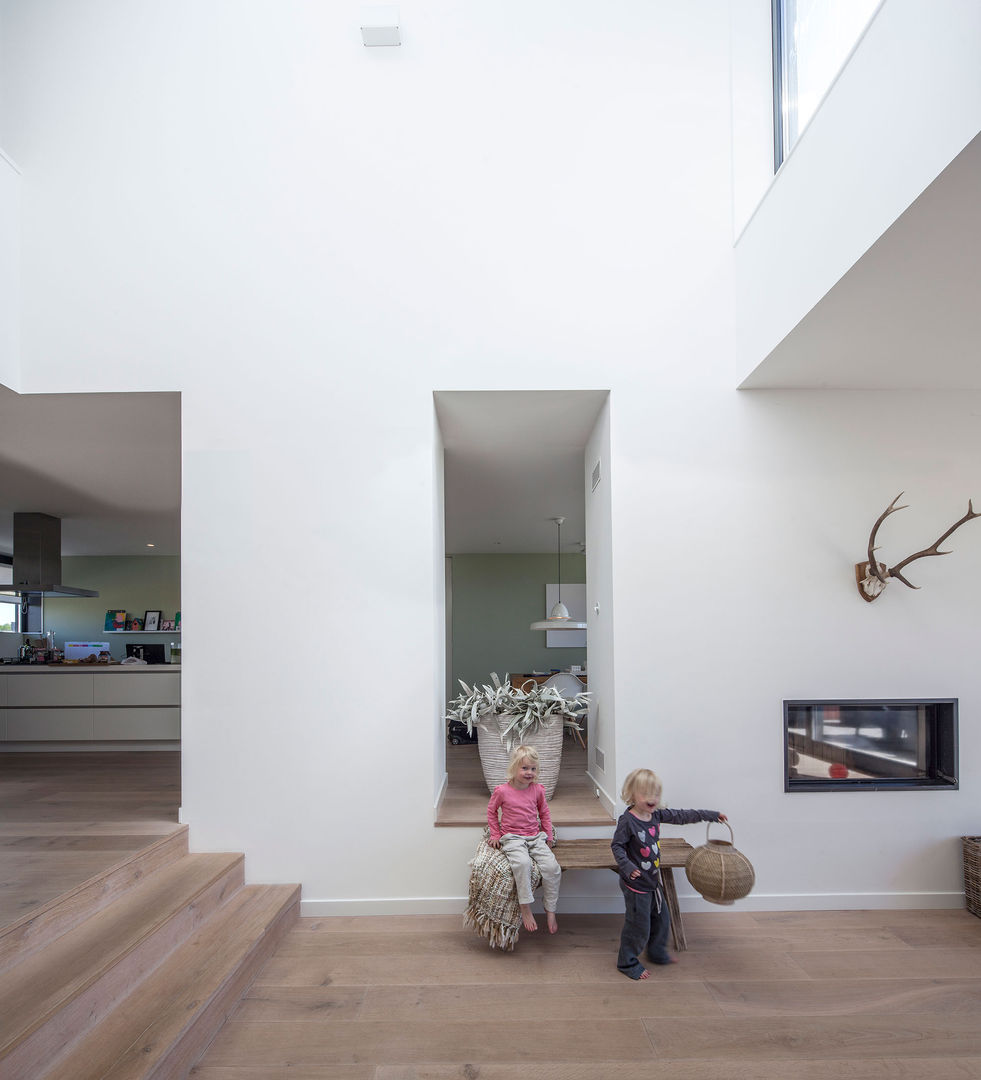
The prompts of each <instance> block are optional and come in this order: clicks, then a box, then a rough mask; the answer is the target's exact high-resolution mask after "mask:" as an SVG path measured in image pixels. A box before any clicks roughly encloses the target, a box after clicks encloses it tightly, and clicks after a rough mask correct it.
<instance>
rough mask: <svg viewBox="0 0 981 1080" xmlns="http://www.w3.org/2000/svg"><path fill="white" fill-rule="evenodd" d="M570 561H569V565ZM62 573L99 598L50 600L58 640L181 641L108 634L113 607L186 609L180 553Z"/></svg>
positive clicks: (72, 566)
mask: <svg viewBox="0 0 981 1080" xmlns="http://www.w3.org/2000/svg"><path fill="white" fill-rule="evenodd" d="M563 565H564V564H563ZM61 578H62V581H63V582H64V583H65V584H66V585H72V586H74V587H76V588H79V589H97V590H98V592H99V595H98V597H86V596H80V597H77V598H74V599H71V600H69V599H62V600H58V599H48V600H45V601H44V629H45V630H54V635H55V642H56V643H57V645H58V647H59V648H64V646H65V642H66V641H108V642H109V646H110V651H111V652H112V658H113V659H114V660H121V659H122V658H123V657H124V656H125V655H126V642H127V641H139V642H143V643H144V644H148V643H152V642H163V643H164V644H165V645H169V643H170V642H171V641H173V640H176V635H175V634H174V633H173V632H172V631H170V630H166V631H162V632H161V633H159V634H140V635H139V636H138V637H129V636H127V635H126V634H110V635H108V636H106V635H105V630H104V626H105V619H106V612H107V611H108V610H109V609H110V608H114V609H118V610H120V611H122V610H123V609H124V608H125V610H126V611H128V612H129V613H130V614H131V615H138V616H139V617H140V618H141V619H142V618H143V613H144V612H145V611H148V610H149V611H153V610H159V611H162V612H163V615H162V616H161V617H162V618H164V619H173V618H174V615H175V614H176V613H177V612H178V611H179V610H180V606H181V599H180V597H181V594H180V559H179V558H178V557H177V556H176V555H146V556H142V555H135V556H118V557H112V556H101V555H100V556H96V555H93V556H85V555H74V556H66V557H65V558H63V559H62V560H61Z"/></svg>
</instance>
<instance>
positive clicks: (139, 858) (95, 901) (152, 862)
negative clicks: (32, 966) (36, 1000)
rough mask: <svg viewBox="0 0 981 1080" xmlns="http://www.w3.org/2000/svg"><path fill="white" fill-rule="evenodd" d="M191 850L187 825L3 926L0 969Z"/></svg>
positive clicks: (29, 952)
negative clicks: (188, 845)
mask: <svg viewBox="0 0 981 1080" xmlns="http://www.w3.org/2000/svg"><path fill="white" fill-rule="evenodd" d="M186 854H187V826H186V825H179V826H176V827H175V828H174V831H173V832H171V833H168V834H167V835H166V836H162V837H161V838H160V839H159V840H155V841H154V842H153V843H151V844H148V845H147V846H146V847H144V848H141V849H140V850H139V851H135V852H133V853H132V854H131V855H128V856H127V857H126V858H124V859H121V860H120V861H119V862H118V863H116V864H115V865H114V866H111V867H109V868H108V869H107V870H103V871H102V872H101V873H99V874H96V875H95V876H94V877H91V878H89V879H88V880H87V881H83V882H82V883H81V884H80V885H77V886H76V887H75V888H73V889H71V890H69V891H68V892H66V893H64V894H62V895H61V896H59V897H56V898H55V899H54V900H51V901H49V902H48V903H46V904H44V905H42V906H41V907H38V908H35V909H34V910H33V911H30V912H28V913H27V914H26V915H24V916H23V917H22V918H20V919H18V920H16V921H15V922H12V923H9V924H8V925H6V926H4V927H2V928H0V973H2V972H4V971H6V970H7V968H9V967H10V966H11V965H12V964H19V963H21V962H22V961H23V960H25V959H26V958H27V957H28V956H29V955H30V954H31V953H32V952H35V951H37V950H38V949H43V948H45V947H46V946H47V945H49V944H51V942H52V941H54V940H55V938H58V937H60V936H61V935H62V934H64V933H66V932H67V931H68V930H71V929H72V928H73V927H75V926H78V925H79V923H81V922H84V921H85V919H87V918H89V916H91V915H94V914H95V913H96V912H97V911H99V910H100V909H102V908H104V907H105V906H106V905H107V904H111V903H112V902H113V901H114V900H116V899H117V898H118V897H119V896H121V895H122V894H123V893H124V892H125V891H126V890H127V889H129V888H132V886H133V885H135V884H137V883H138V882H140V881H142V880H143V879H144V878H145V877H146V876H147V875H148V874H152V873H153V872H154V871H156V870H159V869H160V868H161V867H163V866H166V865H167V864H168V863H171V862H173V861H174V860H176V859H179V858H181V857H182V856H183V855H186Z"/></svg>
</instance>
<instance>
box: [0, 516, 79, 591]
mask: <svg viewBox="0 0 981 1080" xmlns="http://www.w3.org/2000/svg"><path fill="white" fill-rule="evenodd" d="M0 593H8V594H10V593H12V594H13V595H15V596H23V595H24V594H25V593H26V594H40V595H41V596H56V597H57V596H64V597H68V596H98V595H99V594H98V593H97V592H95V591H93V590H92V589H74V588H72V586H71V585H62V583H61V518H56V517H52V516H51V515H50V514H14V561H13V580H12V582H11V584H6V585H4V584H0Z"/></svg>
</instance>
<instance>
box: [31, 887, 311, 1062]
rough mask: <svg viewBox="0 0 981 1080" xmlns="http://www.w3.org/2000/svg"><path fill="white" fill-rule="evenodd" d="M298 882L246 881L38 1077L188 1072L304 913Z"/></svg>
mask: <svg viewBox="0 0 981 1080" xmlns="http://www.w3.org/2000/svg"><path fill="white" fill-rule="evenodd" d="M299 902H300V889H299V886H297V885H247V886H245V887H244V888H242V889H240V890H239V891H238V892H237V893H236V894H235V896H233V897H232V898H231V900H229V901H228V902H227V903H226V904H224V905H223V906H222V908H221V909H219V910H218V911H217V912H215V913H214V915H212V917H211V918H210V919H209V920H208V921H207V922H206V923H204V924H203V925H202V926H201V927H200V928H199V929H198V930H196V931H195V933H194V934H193V935H192V936H191V937H189V938H188V940H187V941H186V942H184V944H183V945H181V946H180V948H178V949H177V950H176V951H175V952H174V953H173V954H172V955H171V956H169V957H168V958H167V959H166V960H165V961H164V962H163V963H162V964H161V965H160V966H159V967H158V968H157V969H156V970H155V971H154V972H153V973H152V974H150V975H149V976H148V977H147V978H146V979H145V980H144V981H143V982H142V983H141V984H140V986H138V987H136V988H135V989H134V990H133V991H132V992H131V993H130V994H129V995H128V996H127V997H126V998H125V999H124V1000H122V1001H120V1002H119V1004H118V1005H117V1007H116V1008H115V1009H114V1010H113V1011H112V1012H111V1013H110V1014H109V1015H108V1016H106V1017H105V1019H104V1020H103V1021H102V1023H100V1024H99V1026H98V1027H97V1028H95V1029H93V1030H92V1031H90V1032H89V1033H88V1034H87V1035H86V1036H84V1037H83V1038H82V1039H81V1040H79V1041H78V1042H77V1043H75V1045H73V1046H72V1047H71V1048H70V1049H69V1050H68V1052H67V1054H66V1055H65V1056H63V1057H62V1058H61V1060H59V1061H58V1062H57V1064H55V1065H54V1066H53V1067H52V1068H50V1069H49V1070H48V1071H46V1072H43V1071H36V1072H35V1074H34V1077H35V1080H41V1078H43V1080H80V1078H83V1077H99V1078H100V1080H175V1078H177V1077H183V1076H186V1075H187V1072H188V1071H189V1070H190V1068H191V1066H192V1065H193V1064H194V1063H195V1061H197V1060H198V1059H199V1058H200V1057H201V1055H202V1054H203V1053H204V1051H205V1050H206V1049H207V1047H208V1045H209V1044H210V1043H211V1041H212V1039H213V1038H214V1036H215V1034H216V1033H217V1031H218V1029H219V1028H220V1027H221V1025H222V1024H223V1023H224V1022H225V1019H226V1018H227V1017H228V1016H229V1015H230V1013H231V1012H232V1011H233V1010H234V1009H235V1007H236V1006H237V1005H238V1002H239V1000H240V999H241V997H242V995H243V994H244V993H245V991H246V990H247V989H248V987H249V985H250V984H251V983H252V980H253V979H254V978H255V976H256V974H257V973H258V971H259V968H260V967H261V966H262V964H263V963H265V961H266V959H267V958H268V957H269V956H270V955H271V954H272V952H273V951H274V950H275V948H276V947H277V945H278V944H279V942H280V940H281V939H282V937H283V935H284V934H285V933H286V931H287V930H288V929H289V928H290V926H291V925H292V924H293V922H294V921H295V920H296V917H297V915H298V914H299Z"/></svg>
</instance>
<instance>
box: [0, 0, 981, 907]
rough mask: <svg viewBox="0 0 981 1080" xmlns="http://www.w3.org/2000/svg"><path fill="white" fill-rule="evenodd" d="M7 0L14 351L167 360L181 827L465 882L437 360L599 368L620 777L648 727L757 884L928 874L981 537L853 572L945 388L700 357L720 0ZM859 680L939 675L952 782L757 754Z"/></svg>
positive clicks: (308, 884) (483, 370) (286, 862)
mask: <svg viewBox="0 0 981 1080" xmlns="http://www.w3.org/2000/svg"><path fill="white" fill-rule="evenodd" d="M0 12H2V16H3V27H2V33H0V47H2V48H3V49H4V50H5V52H4V54H3V55H2V56H0V61H2V62H0V70H2V71H3V72H4V74H3V76H2V79H3V80H4V82H3V89H4V93H3V94H2V95H0V102H2V104H0V142H2V143H3V144H4V145H5V146H7V147H8V148H9V149H10V151H11V153H12V154H13V155H14V156H15V157H16V158H17V160H18V161H19V163H20V164H21V166H22V167H23V169H24V171H25V176H26V177H28V182H27V183H26V184H25V189H24V210H23V219H24V262H23V279H24V304H23V342H24V345H23V348H24V361H25V364H24V369H25V383H27V384H28V385H25V386H24V387H23V389H24V390H27V391H43V390H50V391H62V392H63V391H70V390H151V389H175V390H181V391H182V408H183V478H184V480H183V483H184V488H183V504H182V529H183V534H182V613H183V620H184V626H185V633H184V655H185V657H186V660H185V665H184V679H183V699H184V716H183V720H184V723H183V729H184V748H185V755H184V798H183V804H184V805H183V815H184V818H185V819H186V820H188V821H189V822H190V823H191V825H192V830H191V839H192V844H193V845H194V847H195V848H197V849H199V850H203V849H223V850H225V849H239V850H246V851H247V852H248V865H247V872H248V876H249V878H250V880H253V881H257V880H280V881H288V880H299V881H302V883H303V888H304V897H305V899H306V900H307V902H308V904H309V905H311V907H310V908H308V910H312V909H313V907H314V906H315V907H316V908H317V909H318V910H330V911H337V912H345V911H352V910H358V911H360V910H377V911H385V910H441V909H443V908H446V907H456V908H457V909H459V905H460V901H461V898H462V897H463V896H464V895H465V892H466V876H467V869H466V861H467V859H468V858H469V857H470V855H471V854H472V850H473V846H474V843H475V839H476V830H466V829H459V830H457V829H441V830H435V829H433V827H432V809H433V805H432V804H433V795H434V791H435V790H436V789H437V787H438V783H439V775H438V774H439V769H440V764H439V755H438V753H437V754H435V755H434V751H433V745H432V733H433V728H434V724H433V716H434V709H436V708H438V705H437V704H436V703H435V702H434V694H435V693H436V692H437V691H439V690H441V687H442V682H441V678H442V676H441V673H440V665H441V664H442V662H443V661H442V648H441V646H440V644H439V643H438V635H434V633H433V626H434V621H433V620H434V607H435V608H436V612H435V618H436V622H437V625H438V624H439V623H440V622H441V620H442V614H441V612H440V611H439V604H440V591H441V587H442V586H441V582H442V567H441V564H440V557H441V551H440V544H439V538H438V535H437V529H436V528H435V527H434V506H435V505H436V504H437V500H438V496H439V479H438V468H434V453H435V452H436V448H435V437H434V424H433V406H432V391H433V389H435V388H439V389H461V390H476V389H481V390H483V389H508V390H514V389H518V390H527V389H553V388H559V389H563V388H568V389H577V388H583V387H595V386H597V385H600V386H604V387H606V386H609V387H610V388H611V405H610V409H611V416H612V418H613V420H612V427H611V431H612V456H613V460H612V461H611V462H610V465H609V471H608V476H609V477H610V478H612V479H613V488H612V535H611V541H612V552H613V556H612V575H613V579H612V580H613V585H612V604H611V607H610V610H611V611H615V612H616V626H615V628H614V632H615V649H616V652H615V663H616V675H615V687H614V689H615V699H616V709H617V715H616V745H615V747H614V759H615V767H616V771H617V774H618V775H617V777H616V780H615V782H614V783H613V784H612V785H611V786H612V788H613V789H614V790H615V788H616V786H617V783H618V782H619V781H620V780H622V776H623V774H624V773H625V772H626V771H628V770H629V769H631V768H634V767H636V766H637V765H640V764H650V765H653V766H654V767H656V768H658V769H659V770H660V771H661V772H662V773H663V774H664V778H665V782H666V784H667V790H668V793H669V795H670V796H671V797H672V799H674V800H676V801H678V802H681V803H685V802H687V803H695V804H699V803H701V804H705V803H708V804H710V805H711V804H716V805H719V806H721V807H723V808H724V809H725V810H727V811H728V812H729V813H730V815H731V816H732V818H733V820H734V823H735V825H736V828H737V839H738V840H739V841H740V843H741V846H743V847H744V849H745V850H746V851H747V852H748V853H749V854H750V856H751V857H752V858H753V860H754V862H755V864H756V867H757V870H758V872H759V874H760V894H761V897H764V898H765V895H769V896H771V897H776V898H778V899H779V901H780V902H797V901H793V900H788V899H787V898H792V897H793V896H795V895H797V894H805V895H804V900H802V901H800V902H802V903H804V902H813V903H822V902H828V900H827V898H828V897H831V898H832V902H833V899H834V898H835V897H838V896H842V897H845V898H846V900H849V901H850V900H851V899H852V894H853V893H854V892H855V891H856V890H857V891H862V892H869V893H871V894H874V896H875V897H876V898H882V897H885V900H884V901H883V902H891V900H892V899H893V898H894V897H899V898H903V897H906V896H909V895H911V894H915V895H916V897H917V899H918V900H922V899H923V897H922V896H920V894H922V893H924V892H930V891H932V890H936V889H939V890H940V891H941V892H949V891H950V890H951V889H953V888H955V886H956V882H955V876H956V872H955V868H956V866H957V861H956V858H955V854H954V851H953V846H954V841H953V839H952V838H953V837H955V836H957V835H959V834H960V833H961V832H963V831H965V830H966V829H968V828H970V827H971V818H972V816H976V812H977V809H978V799H977V794H976V790H977V776H976V767H975V760H976V758H977V754H976V749H977V748H976V740H975V739H974V736H973V730H972V726H971V725H972V715H971V714H972V705H974V704H975V703H976V699H977V696H978V687H977V679H976V677H975V676H974V675H973V674H972V672H973V670H974V665H973V664H970V663H969V657H968V656H967V647H966V645H965V644H964V642H965V641H966V640H967V639H968V628H969V626H970V625H971V620H972V618H973V614H972V613H973V611H974V610H976V607H977V596H976V595H975V593H976V585H975V584H974V581H976V580H979V578H978V575H977V574H976V573H974V578H973V579H972V576H971V574H972V572H975V571H976V570H977V564H976V562H972V559H976V558H977V553H978V552H979V551H981V539H979V538H978V537H977V536H973V535H970V533H969V531H968V529H967V528H966V529H965V531H964V536H963V538H961V537H960V536H958V540H957V545H956V553H955V554H954V555H952V556H950V557H949V558H948V559H946V560H934V561H935V562H938V563H940V565H939V566H936V567H933V566H931V567H930V568H929V583H927V578H926V576H925V577H924V582H925V583H924V589H923V591H922V592H920V593H909V594H905V593H904V594H903V595H897V594H896V593H895V592H894V591H890V593H889V594H888V595H887V596H885V597H884V598H883V599H882V600H881V601H878V602H877V603H876V604H875V605H872V606H871V607H870V606H869V605H866V604H864V603H862V601H861V600H860V599H859V598H858V597H857V595H856V594H855V593H854V591H853V589H854V586H853V585H852V582H851V573H852V572H851V563H852V562H853V561H854V560H855V559H856V558H858V557H860V556H861V553H862V550H863V549H864V547H863V546H864V543H865V538H866V534H867V529H868V527H869V525H870V523H871V520H873V519H874V517H875V515H877V514H878V513H879V511H880V510H881V509H882V506H884V505H885V502H887V501H888V500H889V499H891V498H892V496H893V495H894V494H895V493H896V491H898V490H899V489H900V488H902V487H906V488H907V490H908V492H909V494H910V497H911V499H915V502H914V505H915V507H916V510H915V515H919V514H922V519H920V518H917V517H916V516H915V515H914V511H913V510H910V511H906V512H904V513H906V514H908V515H909V518H908V520H909V524H910V526H912V525H913V524H914V523H919V524H920V525H921V528H922V531H921V529H920V528H917V529H915V530H911V535H912V536H915V537H916V540H915V541H913V543H914V545H915V546H919V545H918V540H919V538H920V536H921V535H922V533H923V532H926V533H927V534H928V536H929V537H932V535H933V534H934V528H935V523H936V522H937V521H940V522H945V521H947V519H948V518H950V516H951V514H954V516H957V515H959V514H960V513H961V512H962V509H961V506H960V504H961V502H963V500H964V499H965V498H966V496H967V495H968V494H970V491H969V488H970V481H971V480H972V478H973V477H974V475H976V470H975V466H976V462H977V451H978V446H977V441H976V439H975V438H974V437H973V435H972V434H971V428H970V424H969V423H968V422H967V421H968V411H969V409H970V408H971V407H972V405H973V404H974V403H973V402H972V400H971V399H970V398H969V397H964V396H961V397H958V398H950V399H937V400H928V401H923V399H922V398H920V397H917V398H912V397H910V398H902V397H901V398H899V399H896V400H890V401H889V402H888V407H882V406H881V405H880V404H878V403H874V402H870V400H869V399H868V398H863V397H862V396H861V395H855V396H841V397H836V396H834V395H809V394H801V395H797V396H794V395H788V396H779V395H773V396H765V395H751V396H750V395H738V394H737V393H736V392H735V391H734V390H733V389H732V386H733V385H734V380H733V378H732V373H733V372H734V371H736V370H738V368H739V362H738V357H737V350H736V347H735V344H734V339H735V329H734V327H735V321H734V285H733V265H732V250H731V235H732V232H731V229H732V200H731V186H730V183H729V168H730V160H731V154H730V142H729V139H730V124H731V116H730V94H729V79H730V72H729V27H728V7H727V5H726V4H725V3H724V2H723V0H716V2H712V3H708V4H707V5H706V4H699V5H678V4H671V3H668V2H666V0H665V2H658V3H648V2H641V0H619V2H614V3H609V4H605V5H603V6H602V7H598V6H597V5H595V4H592V3H588V4H587V3H585V0H581V2H574V3H569V2H562V3H560V2H558V0H553V2H550V3H548V2H545V3H541V4H536V5H531V6H529V5H526V4H522V3H518V2H517V0H504V2H502V3H499V4H496V5H494V6H493V7H491V8H487V7H486V6H484V7H474V6H471V5H461V4H456V3H451V2H450V0H443V2H439V0H431V2H426V3H421V4H420V5H419V6H418V7H416V8H413V9H412V10H411V11H410V10H406V11H404V12H403V15H404V18H403V24H404V25H403V34H404V39H403V40H404V44H403V46H402V47H401V48H399V49H393V50H381V49H375V50H370V49H365V48H364V47H363V46H362V45H361V42H360V35H359V32H358V23H359V19H358V12H357V11H356V10H355V9H354V8H353V7H352V8H350V9H348V8H347V7H345V6H343V5H308V4H305V3H300V2H299V0H296V2H292V3H277V4H275V5H273V4H271V3H267V2H264V0H255V2H252V3H249V4H239V3H232V2H231V0H224V2H217V0H216V2H213V3H210V4H208V5H199V4H196V3H192V2H191V0H178V2H176V3H173V4H170V5H168V6H167V7H166V8H161V7H160V6H159V5H156V4H153V3H151V2H150V0H134V2H132V3H129V4H127V5H126V11H125V18H124V17H122V16H121V14H120V9H119V6H118V5H117V4H115V3H110V2H109V0H86V2H84V3H73V4H60V5H54V6H50V5H45V6H39V5H23V4H11V3H7V4H5V5H3V6H2V7H0ZM66 103H67V104H66ZM866 410H867V411H868V415H866ZM890 524H891V523H890ZM902 524H903V525H905V524H906V523H905V522H904V523H902ZM897 525H898V523H897ZM884 542H885V538H884ZM972 551H973V552H974V554H972ZM652 552H653V553H654V554H655V555H656V556H657V558H656V559H654V560H652V558H651V555H652ZM955 560H956V562H955ZM955 567H956V568H957V569H958V570H960V571H962V572H963V573H964V574H965V575H967V576H966V577H964V578H956V579H955V577H954V568H955ZM925 573H926V572H925ZM257 586H258V587H261V588H262V590H263V591H264V593H265V592H268V593H269V595H271V596H273V597H275V598H277V600H278V601H279V602H280V603H281V605H282V609H283V611H284V615H283V626H282V628H281V637H280V641H279V643H278V645H277V646H276V647H274V648H272V649H271V650H270V651H269V654H268V655H259V656H243V655H242V653H241V652H240V651H239V650H238V649H233V648H224V647H220V642H221V641H223V640H227V639H232V640H235V639H236V636H238V637H239V638H241V639H244V640H249V638H248V635H247V633H246V631H247V628H248V625H249V621H250V620H251V619H252V618H253V616H254V610H255V608H254V600H255V595H256V588H257ZM892 588H893V590H895V588H897V587H896V586H893V587H892ZM300 596H302V598H303V605H302V606H303V609H304V610H306V611H313V612H316V613H317V614H316V617H315V618H312V619H309V620H308V622H307V623H306V624H304V625H297V624H296V620H295V619H294V618H293V617H292V615H291V612H292V611H293V610H295V609H296V608H297V607H298V606H299V605H298V598H299V597H300ZM648 604H653V605H654V606H655V609H656V611H657V612H658V616H659V620H660V621H659V623H658V625H657V626H656V627H655V628H654V629H653V630H651V629H649V628H647V626H646V624H645V623H643V622H642V621H641V615H640V612H641V609H642V607H643V606H645V605H648ZM802 623H803V625H804V629H803V630H802V629H801V626H802ZM268 640H269V635H268V633H265V632H264V633H263V635H262V641H263V642H266V641H268ZM216 643H218V644H216ZM870 657H871V659H870ZM192 658H193V659H192ZM591 663H592V657H591ZM434 688H435V689H434ZM859 692H862V693H869V694H876V695H878V694H884V693H888V694H894V695H901V694H903V693H906V692H909V693H924V694H947V693H953V694H957V695H959V696H960V697H961V700H962V749H963V759H964V763H965V766H966V771H965V774H964V781H965V782H964V785H963V789H962V791H961V792H959V793H955V794H951V793H944V794H940V795H930V794H927V795H889V796H874V797H873V796H851V797H848V796H844V795H829V796H793V797H789V796H784V795H783V793H782V784H781V779H780V721H781V716H780V701H781V700H782V698H783V697H785V696H795V695H804V694H808V693H814V694H818V693H820V694H822V695H823V694H829V695H833V694H837V693H842V694H848V695H850V696H854V695H856V694H858V693H859ZM696 694H697V695H699V697H698V698H696V697H695V695H696ZM693 702H696V703H693ZM653 703H656V704H653ZM703 723H707V724H708V727H707V728H705V727H703V726H702V724H703ZM747 735H748V736H749V738H747V737H746V736H747ZM788 799H789V800H790V801H789V802H788ZM974 829H975V831H976V826H974ZM392 834H394V836H393V835H392ZM801 839H803V840H804V841H805V847H806V848H808V850H807V851H805V852H804V853H802V854H798V855H794V856H791V855H789V854H788V852H789V849H790V846H791V845H792V844H797V843H798V842H799V841H800V840H801ZM808 854H813V855H817V856H819V858H817V859H812V860H811V861H809V862H808V861H807V858H808ZM607 888H608V889H609V891H610V894H611V897H612V896H613V894H614V893H615V886H614V885H613V884H612V882H611V883H608V885H607ZM928 899H929V898H928ZM761 902H763V901H762V900H761Z"/></svg>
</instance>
